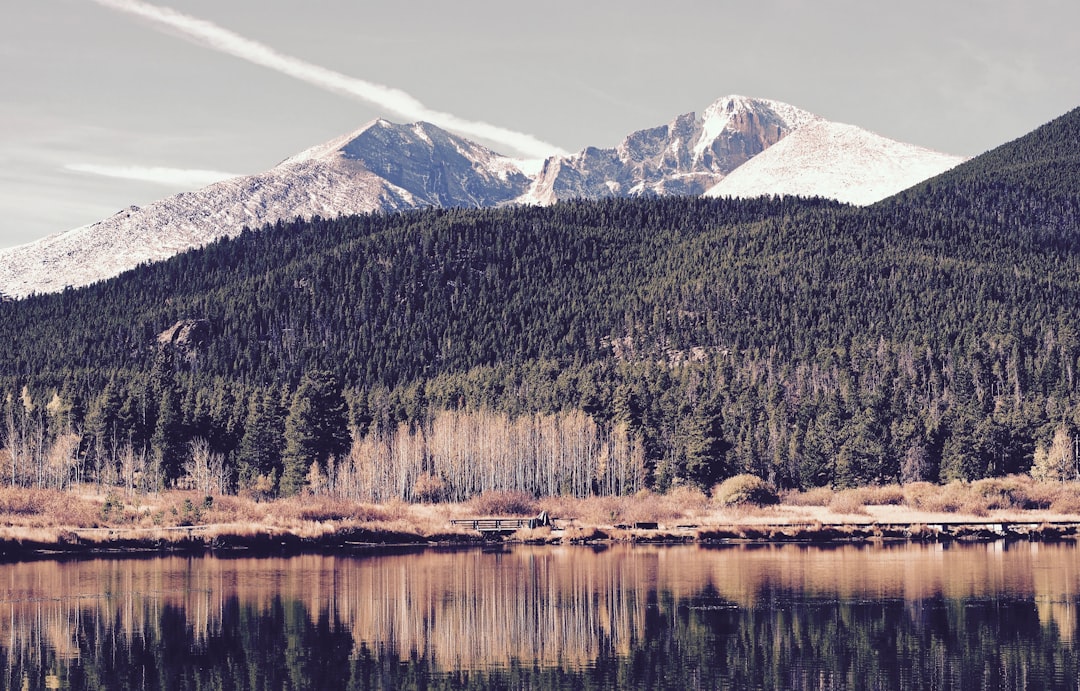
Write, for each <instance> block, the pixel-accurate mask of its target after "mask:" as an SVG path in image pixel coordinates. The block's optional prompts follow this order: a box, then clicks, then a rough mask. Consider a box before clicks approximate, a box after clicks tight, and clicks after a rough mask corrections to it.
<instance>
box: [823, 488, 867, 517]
mask: <svg viewBox="0 0 1080 691" xmlns="http://www.w3.org/2000/svg"><path fill="white" fill-rule="evenodd" d="M829 511H832V512H833V513H842V514H857V515H862V514H865V513H866V505H865V504H864V503H863V492H861V491H860V490H858V489H845V490H842V491H840V492H837V493H836V494H834V495H833V498H832V501H830V502H829Z"/></svg>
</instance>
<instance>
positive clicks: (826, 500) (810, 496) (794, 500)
mask: <svg viewBox="0 0 1080 691" xmlns="http://www.w3.org/2000/svg"><path fill="white" fill-rule="evenodd" d="M833 494H834V492H833V489H832V487H812V488H810V489H808V490H806V491H804V492H798V491H792V492H787V493H785V494H784V496H783V502H784V503H785V504H789V505H791V506H828V505H829V504H831V503H832V500H833Z"/></svg>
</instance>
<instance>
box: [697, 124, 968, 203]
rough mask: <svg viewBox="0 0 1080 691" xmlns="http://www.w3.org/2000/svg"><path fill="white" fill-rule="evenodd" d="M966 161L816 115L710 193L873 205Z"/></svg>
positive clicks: (723, 195) (714, 195) (739, 169)
mask: <svg viewBox="0 0 1080 691" xmlns="http://www.w3.org/2000/svg"><path fill="white" fill-rule="evenodd" d="M964 160H966V159H964V158H963V157H961V156H952V155H950V154H944V153H940V152H937V151H932V150H930V149H925V148H923V147H920V146H915V145H913V144H904V143H902V142H898V141H895V140H893V139H889V138H887V137H882V136H881V135H878V134H874V133H873V132H868V131H866V130H864V129H861V128H859V127H855V126H854V125H844V124H841V123H836V122H829V121H827V120H816V121H814V122H811V123H808V124H806V125H804V126H802V127H800V128H799V129H797V130H796V131H794V132H793V133H791V134H790V135H788V136H787V137H786V138H784V139H783V140H781V141H780V142H778V143H777V144H775V145H774V146H772V147H770V148H769V149H767V150H766V151H764V152H763V153H761V154H760V155H758V156H756V157H754V158H753V159H751V160H749V161H747V162H746V163H745V164H743V165H742V166H739V168H737V169H736V170H734V171H733V172H732V173H731V174H730V175H728V176H727V177H726V178H724V179H723V180H722V181H721V182H719V183H718V184H716V185H715V186H714V187H712V188H710V189H709V190H708V191H707V192H706V193H705V195H706V196H709V197H758V196H761V195H768V194H775V195H792V196H804V197H827V198H830V199H836V200H839V201H842V202H847V203H849V204H856V205H868V204H873V203H875V202H878V201H881V200H882V199H885V198H886V197H890V196H892V195H894V194H896V193H897V192H900V191H902V190H905V189H907V188H909V187H911V186H912V185H916V184H918V183H920V182H922V181H923V180H926V179H928V178H931V177H934V176H935V175H939V174H941V173H944V172H945V171H946V170H949V169H950V168H953V167H955V166H957V165H959V164H960V163H963V162H964Z"/></svg>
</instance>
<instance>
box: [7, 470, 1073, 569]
mask: <svg viewBox="0 0 1080 691" xmlns="http://www.w3.org/2000/svg"><path fill="white" fill-rule="evenodd" d="M729 504H730V501H729V500H728V498H727V497H721V496H719V494H717V495H716V496H714V497H713V498H710V497H707V496H706V495H704V494H703V493H701V492H699V491H696V490H692V489H689V488H678V489H676V490H674V491H673V492H671V493H669V494H667V495H658V494H654V493H651V492H641V493H638V494H636V495H633V496H627V497H593V498H587V499H575V498H569V497H548V498H541V499H534V498H532V497H530V496H527V495H521V494H515V493H506V492H492V493H488V494H485V495H481V496H479V497H476V498H474V499H473V500H472V501H470V502H466V503H461V504H448V503H442V504H406V503H404V502H393V503H389V504H383V505H372V504H361V503H355V502H349V501H344V500H340V499H334V498H329V497H320V496H304V497H294V498H290V499H280V500H276V501H268V502H257V501H254V500H253V499H250V498H245V497H232V496H217V497H206V496H202V495H198V494H196V493H194V492H187V491H170V492H165V493H161V494H151V495H145V494H133V495H128V494H122V493H109V494H101V493H98V492H95V491H94V488H93V487H87V488H85V489H84V490H83V491H68V492H59V491H52V490H35V489H20V488H3V489H0V552H2V553H3V554H4V555H6V556H8V557H9V558H10V557H12V556H18V555H19V554H20V553H23V552H27V551H45V550H54V549H56V550H60V551H73V552H75V551H87V550H89V551H94V550H107V549H117V550H126V549H130V550H140V549H170V548H177V549H180V548H191V549H205V548H207V547H217V548H229V547H243V548H251V547H253V546H259V545H261V546H263V547H267V546H273V545H288V546H292V547H295V548H298V549H302V548H304V547H305V546H307V547H311V548H319V547H334V546H343V545H357V544H380V543H382V544H388V543H427V542H439V543H446V542H472V541H476V540H477V539H479V537H478V535H477V534H476V533H474V532H472V531H470V530H466V529H462V528H458V527H453V526H451V524H450V521H451V519H454V518H464V517H469V516H484V515H522V516H529V515H536V514H539V513H540V512H541V511H546V512H548V514H549V515H550V516H552V517H554V518H555V519H556V521H557V523H558V527H559V528H560V529H558V530H555V531H551V530H548V529H536V530H533V531H528V532H520V533H518V534H517V535H515V536H514V539H517V540H527V541H535V542H556V541H558V542H569V541H588V540H597V539H609V540H625V541H644V540H672V541H693V540H711V539H712V540H715V539H751V540H789V539H805V540H817V541H830V540H848V539H874V538H889V537H907V538H909V539H939V538H943V537H947V536H946V535H942V534H941V532H940V530H938V529H935V528H930V527H928V526H936V525H942V524H950V523H951V524H957V523H969V524H973V525H978V524H984V523H985V524H990V523H1024V524H1028V526H1029V527H1028V528H1025V530H1026V531H1030V535H1029V536H1030V537H1061V536H1067V537H1072V536H1073V535H1074V534H1075V532H1076V531H1077V527H1076V526H1071V525H1068V524H1076V525H1077V526H1080V483H1040V482H1035V481H1033V480H1031V479H1030V478H1027V477H1023V476H1017V477H1007V478H1000V479H990V480H981V481H978V482H973V483H958V482H955V483H950V484H948V485H931V484H928V483H913V484H909V485H904V486H900V485H891V486H875V487H862V488H854V489H845V490H832V489H814V490H810V491H807V492H791V493H787V494H783V495H782V496H781V502H780V503H779V504H776V505H768V506H758V505H754V504H749V503H743V504H735V505H729ZM1051 524H1056V525H1051ZM1062 524H1065V525H1062ZM886 525H887V526H892V527H891V528H889V529H888V530H885V529H880V528H875V526H886ZM896 526H901V527H903V526H906V527H905V528H903V529H901V528H897V527H896ZM1031 526H1036V527H1034V528H1032V527H1031ZM976 536H977V535H976ZM954 537H955V535H954Z"/></svg>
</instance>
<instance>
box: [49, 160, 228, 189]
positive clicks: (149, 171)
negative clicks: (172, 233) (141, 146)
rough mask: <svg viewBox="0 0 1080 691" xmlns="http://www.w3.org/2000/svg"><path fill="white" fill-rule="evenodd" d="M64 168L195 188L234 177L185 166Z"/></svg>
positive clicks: (91, 165) (72, 165) (80, 165)
mask: <svg viewBox="0 0 1080 691" xmlns="http://www.w3.org/2000/svg"><path fill="white" fill-rule="evenodd" d="M64 169H65V170H70V171H73V172H76V173H87V174H89V175H100V176H102V177H107V178H120V179H122V180H138V181H140V182H151V183H155V184H158V185H168V186H170V187H183V188H188V189H195V188H199V187H206V186H207V185H211V184H213V183H215V182H220V181H222V180H227V179H228V178H233V177H236V174H235V173H223V172H221V171H220V170H191V169H187V168H160V167H147V166H103V165H97V164H95V163H69V164H67V165H65V166H64Z"/></svg>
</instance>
